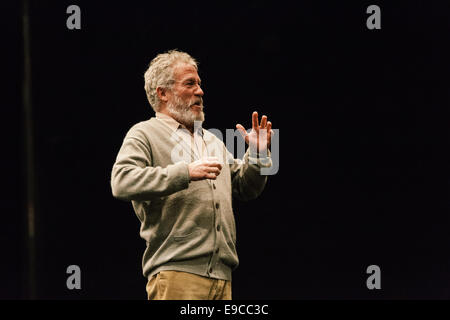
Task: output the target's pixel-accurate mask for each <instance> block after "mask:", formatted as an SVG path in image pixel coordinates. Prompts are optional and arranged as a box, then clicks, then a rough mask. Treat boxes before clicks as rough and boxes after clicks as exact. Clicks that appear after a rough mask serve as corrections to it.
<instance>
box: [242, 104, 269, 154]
mask: <svg viewBox="0 0 450 320" xmlns="http://www.w3.org/2000/svg"><path fill="white" fill-rule="evenodd" d="M236 128H237V129H238V130H239V132H240V133H241V135H242V137H243V138H244V140H245V142H246V143H247V144H248V145H249V146H250V148H255V146H256V152H258V153H265V152H266V151H267V149H268V148H269V146H270V140H271V138H272V123H271V122H270V121H267V116H262V117H261V124H259V122H258V112H256V111H255V112H253V114H252V130H251V131H250V132H249V133H247V131H246V130H245V128H244V127H243V126H242V125H241V124H237V125H236Z"/></svg>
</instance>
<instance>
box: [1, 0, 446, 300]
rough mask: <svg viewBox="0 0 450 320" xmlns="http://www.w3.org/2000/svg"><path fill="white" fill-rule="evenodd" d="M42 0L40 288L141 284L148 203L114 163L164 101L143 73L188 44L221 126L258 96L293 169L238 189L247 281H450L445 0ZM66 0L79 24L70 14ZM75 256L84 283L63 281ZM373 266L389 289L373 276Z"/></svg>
mask: <svg viewBox="0 0 450 320" xmlns="http://www.w3.org/2000/svg"><path fill="white" fill-rule="evenodd" d="M31 2H32V4H31V10H30V15H31V37H32V42H31V57H32V61H31V62H32V82H33V86H32V90H33V91H32V93H33V113H34V116H33V119H34V126H35V127H34V133H35V136H34V139H35V140H34V141H35V150H36V175H37V186H38V188H37V199H38V202H37V217H38V220H37V251H36V254H37V266H36V274H37V281H38V282H37V285H38V286H37V297H38V298H40V299H145V298H146V293H145V284H146V280H145V278H144V277H143V276H142V275H141V257H142V253H143V250H144V248H145V242H144V241H142V240H141V239H140V238H139V221H138V219H137V218H136V216H135V214H134V212H133V209H132V207H131V204H130V203H127V202H122V201H119V200H116V199H114V198H113V197H112V195H111V189H110V184H109V180H110V173H111V168H112V165H113V163H114V160H115V157H116V154H117V152H118V150H119V148H120V145H121V143H122V139H123V137H124V135H125V133H126V132H127V131H128V129H129V128H130V127H131V126H132V125H133V124H135V123H136V122H139V121H142V120H146V119H148V118H149V117H151V116H152V115H153V111H152V109H151V107H150V105H149V104H148V102H147V100H146V96H145V91H144V89H143V86H144V80H143V73H144V72H145V70H146V68H147V66H148V63H149V62H150V60H151V59H152V58H153V57H154V56H155V55H156V54H158V53H160V52H163V51H166V50H169V49H173V48H178V49H180V50H183V51H186V52H188V53H190V54H191V55H192V56H194V57H195V58H196V59H197V60H198V61H199V62H200V65H199V67H200V76H201V78H202V82H203V90H204V92H205V96H204V100H205V106H206V108H205V113H206V121H205V124H204V126H205V127H206V128H218V129H221V130H223V132H224V130H225V129H226V128H234V127H235V124H236V123H242V124H243V125H244V126H246V127H249V126H250V125H251V112H252V111H254V110H257V111H259V112H260V115H261V114H266V115H268V117H269V120H271V121H272V123H273V126H274V128H276V129H279V135H280V170H279V172H278V173H277V174H276V175H274V176H271V177H269V180H268V184H267V187H266V189H265V191H264V192H263V194H262V195H261V196H260V197H259V198H258V199H257V200H255V201H252V202H248V203H242V202H237V201H236V202H234V207H235V217H236V223H237V233H238V234H237V237H238V240H237V241H238V242H237V249H238V253H239V257H240V266H239V268H238V269H237V270H236V271H235V272H234V274H233V298H235V299H448V298H450V255H449V253H450V232H449V227H450V219H449V194H448V193H449V179H448V178H449V172H448V163H449V162H448V160H449V159H448V147H449V141H448V137H449V131H448V120H449V117H448V111H447V110H448V107H449V94H448V93H449V84H450V83H449V82H450V81H449V63H448V57H449V50H448V48H447V43H448V41H449V35H450V33H449V14H448V6H447V5H445V4H444V3H445V2H444V1H441V2H438V1H395V3H393V2H392V1H391V2H382V1H376V2H373V1H359V2H358V3H357V2H350V1H348V2H344V1H323V0H321V1H318V0H315V1H312V0H311V1H297V2H287V1H286V2H282V1H268V0H267V1H251V2H231V1H217V2H215V1H209V2H202V1H194V2H192V1H187V2H175V1H170V2H165V3H162V2H157V1H146V2H140V1H136V2H132V1H127V2H113V1H96V2H95V3H93V1H77V2H72V1H31ZM71 4H77V5H79V6H80V8H81V30H68V29H67V28H66V19H67V17H68V16H69V15H68V14H66V8H67V7H68V6H69V5H71ZM371 4H377V5H379V6H380V7H381V23H382V29H381V30H368V29H367V27H366V19H367V17H368V16H369V15H368V14H367V13H366V8H367V7H368V6H369V5H371ZM2 6H4V10H2V12H3V13H4V14H3V18H2V21H1V25H2V30H3V31H4V32H5V37H4V41H5V42H4V43H6V44H7V48H5V50H4V53H6V59H5V60H4V62H6V63H5V69H4V70H6V74H7V75H8V80H9V81H7V82H8V84H7V85H6V86H5V87H4V89H6V90H4V97H6V98H5V99H4V100H3V101H4V103H5V107H4V108H2V109H3V110H2V112H3V113H4V114H5V115H4V116H3V117H2V120H3V121H2V122H3V123H4V125H3V129H4V140H3V142H4V144H3V146H4V154H3V155H4V156H3V157H2V158H3V160H4V162H5V163H4V165H3V169H4V179H3V181H4V184H3V186H2V190H4V191H2V197H3V198H4V200H3V201H2V202H3V203H2V207H3V208H2V215H1V217H2V218H1V219H2V223H1V237H2V238H1V241H2V246H1V247H2V251H3V253H2V255H1V266H2V272H1V275H0V277H1V278H0V298H6V299H22V298H25V297H26V296H27V287H26V282H25V278H26V277H25V271H26V268H25V262H26V259H25V257H26V256H25V250H24V248H25V227H24V215H25V211H24V208H25V204H24V199H25V198H24V188H25V185H24V170H23V165H24V159H23V156H24V154H23V148H22V141H23V133H22V132H23V124H22V123H23V122H22V118H23V112H22V111H21V110H22V106H21V105H22V98H21V85H22V79H23V77H22V73H23V66H22V61H23V53H22V50H23V47H22V38H21V37H22V29H21V28H22V26H21V11H20V3H19V4H15V5H11V4H10V5H5V4H3V5H2ZM72 264H75V265H79V266H80V267H81V271H82V289H81V290H73V291H70V290H68V289H67V288H66V278H67V276H68V275H67V274H66V268H67V266H69V265H72ZM372 264H375V265H378V266H380V268H381V286H382V289H381V290H372V291H371V290H368V289H367V287H366V279H367V277H368V275H367V274H366V268H367V267H368V266H369V265H372Z"/></svg>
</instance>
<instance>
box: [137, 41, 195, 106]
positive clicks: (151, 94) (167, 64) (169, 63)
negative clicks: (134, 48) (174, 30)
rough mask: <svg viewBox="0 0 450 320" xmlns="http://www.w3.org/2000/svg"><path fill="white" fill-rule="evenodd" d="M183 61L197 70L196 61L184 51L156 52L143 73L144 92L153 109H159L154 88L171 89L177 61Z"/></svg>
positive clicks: (158, 100) (158, 101)
mask: <svg viewBox="0 0 450 320" xmlns="http://www.w3.org/2000/svg"><path fill="white" fill-rule="evenodd" d="M179 62H184V63H187V64H190V65H192V66H193V67H194V68H195V69H196V70H198V66H197V65H198V63H197V61H196V60H195V59H194V58H193V57H191V56H190V55H189V54H187V53H186V52H182V51H178V50H169V51H167V52H165V53H160V54H158V55H157V56H156V57H155V58H154V59H153V60H152V61H151V62H150V65H149V66H148V69H147V71H145V73H144V80H145V85H144V89H145V93H146V94H147V99H148V102H150V105H151V106H152V108H153V110H155V112H156V111H159V109H160V103H161V101H160V99H159V97H158V94H157V93H156V88H158V87H161V88H166V89H172V86H173V84H174V83H175V79H174V75H173V71H174V67H175V65H176V64H177V63H179Z"/></svg>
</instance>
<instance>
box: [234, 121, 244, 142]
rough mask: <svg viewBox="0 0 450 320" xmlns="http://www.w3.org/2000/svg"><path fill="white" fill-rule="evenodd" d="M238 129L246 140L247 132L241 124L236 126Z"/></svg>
mask: <svg viewBox="0 0 450 320" xmlns="http://www.w3.org/2000/svg"><path fill="white" fill-rule="evenodd" d="M236 129H238V131H239V133H240V134H241V136H242V138H244V140H245V137H246V136H247V131H245V128H244V127H243V126H242V125H241V124H239V123H238V124H237V125H236Z"/></svg>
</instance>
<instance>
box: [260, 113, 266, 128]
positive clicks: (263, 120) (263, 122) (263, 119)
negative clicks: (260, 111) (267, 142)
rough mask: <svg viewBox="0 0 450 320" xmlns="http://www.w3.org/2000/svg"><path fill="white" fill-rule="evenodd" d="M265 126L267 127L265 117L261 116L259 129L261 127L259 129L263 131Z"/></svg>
mask: <svg viewBox="0 0 450 320" xmlns="http://www.w3.org/2000/svg"><path fill="white" fill-rule="evenodd" d="M266 126H267V116H262V118H261V125H260V127H261V129H265V128H266Z"/></svg>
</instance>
